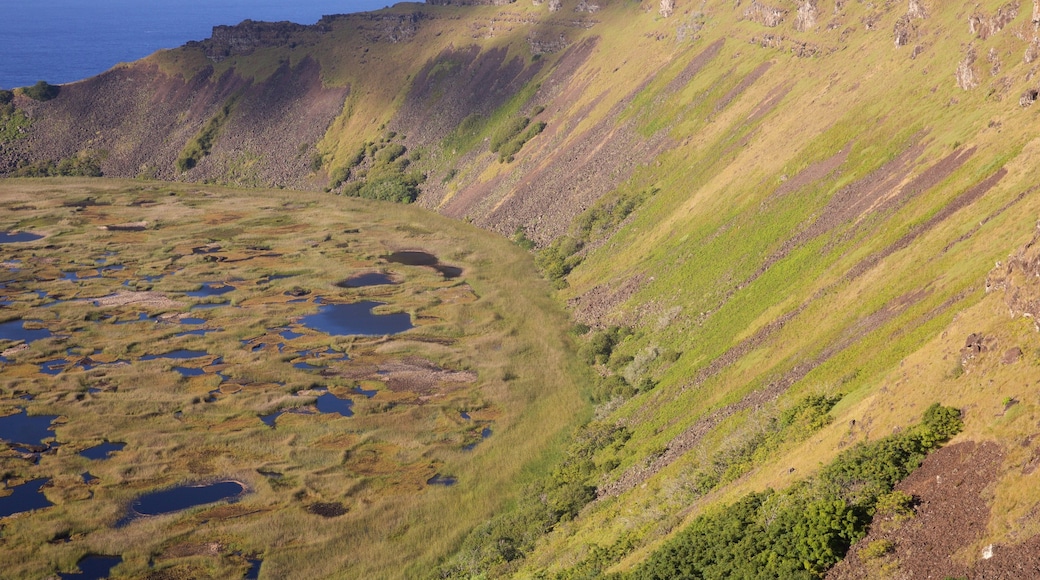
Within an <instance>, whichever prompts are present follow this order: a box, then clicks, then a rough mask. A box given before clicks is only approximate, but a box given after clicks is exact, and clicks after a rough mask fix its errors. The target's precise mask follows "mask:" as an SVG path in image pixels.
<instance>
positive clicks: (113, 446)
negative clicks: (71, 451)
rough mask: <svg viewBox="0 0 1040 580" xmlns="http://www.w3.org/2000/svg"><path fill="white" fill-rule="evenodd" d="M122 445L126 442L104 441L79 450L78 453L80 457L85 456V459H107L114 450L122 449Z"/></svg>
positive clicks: (124, 445)
mask: <svg viewBox="0 0 1040 580" xmlns="http://www.w3.org/2000/svg"><path fill="white" fill-rule="evenodd" d="M124 447H126V443H111V442H108V441H105V442H104V443H102V444H101V445H95V446H93V447H89V448H87V449H84V450H83V451H80V452H79V454H80V456H81V457H86V458H87V459H108V457H109V456H110V455H112V454H113V453H115V452H116V451H122V450H123V448H124Z"/></svg>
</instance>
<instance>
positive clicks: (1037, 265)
mask: <svg viewBox="0 0 1040 580" xmlns="http://www.w3.org/2000/svg"><path fill="white" fill-rule="evenodd" d="M998 291H1003V292H1004V302H1005V303H1006V304H1007V307H1008V310H1009V311H1010V313H1011V315H1012V316H1026V317H1029V318H1032V319H1033V322H1034V324H1035V325H1036V329H1037V331H1040V320H1038V317H1040V224H1038V226H1037V231H1036V232H1035V234H1034V235H1033V239H1032V240H1030V241H1029V243H1027V244H1026V245H1025V246H1022V248H1020V249H1019V250H1018V251H1017V252H1015V253H1013V254H1011V255H1010V256H1009V257H1008V259H1007V262H1006V263H1004V264H1001V263H999V262H998V263H997V265H996V267H995V268H993V270H992V271H991V272H990V273H989V276H987V277H986V292H998Z"/></svg>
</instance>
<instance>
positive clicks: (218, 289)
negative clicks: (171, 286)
mask: <svg viewBox="0 0 1040 580" xmlns="http://www.w3.org/2000/svg"><path fill="white" fill-rule="evenodd" d="M234 289H235V287H234V286H232V285H230V284H224V283H223V282H206V283H205V284H203V285H202V288H200V289H198V290H194V291H192V292H185V294H186V295H188V296H191V297H192V298H209V297H210V296H220V295H222V294H227V293H228V292H231V291H233V290H234Z"/></svg>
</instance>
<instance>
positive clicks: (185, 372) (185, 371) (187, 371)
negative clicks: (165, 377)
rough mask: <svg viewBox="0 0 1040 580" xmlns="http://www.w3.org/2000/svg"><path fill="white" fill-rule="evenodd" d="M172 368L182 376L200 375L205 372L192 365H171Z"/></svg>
mask: <svg viewBox="0 0 1040 580" xmlns="http://www.w3.org/2000/svg"><path fill="white" fill-rule="evenodd" d="M173 370H175V371H177V372H178V373H180V374H181V376H182V377H201V376H202V375H204V374H206V371H204V370H202V369H196V368H192V367H173Z"/></svg>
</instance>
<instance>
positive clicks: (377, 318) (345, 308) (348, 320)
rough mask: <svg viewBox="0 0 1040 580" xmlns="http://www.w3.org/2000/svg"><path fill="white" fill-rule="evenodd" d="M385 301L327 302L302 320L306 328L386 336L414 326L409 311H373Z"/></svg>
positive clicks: (334, 332) (344, 333)
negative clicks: (376, 312)
mask: <svg viewBox="0 0 1040 580" xmlns="http://www.w3.org/2000/svg"><path fill="white" fill-rule="evenodd" d="M383 304H384V303H382V302H372V301H364V302H355V303H353V304H325V305H322V306H321V307H320V309H319V310H318V312H317V313H316V314H310V315H307V316H304V317H303V318H301V319H300V324H302V325H303V326H306V327H307V328H310V329H313V330H317V331H318V332H324V333H326V334H331V335H334V336H349V335H360V336H383V335H388V334H397V333H400V332H404V331H406V330H408V329H410V328H412V327H413V326H412V317H411V315H409V314H408V313H407V312H397V313H394V314H373V313H372V309H373V308H375V307H376V306H382V305H383Z"/></svg>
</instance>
